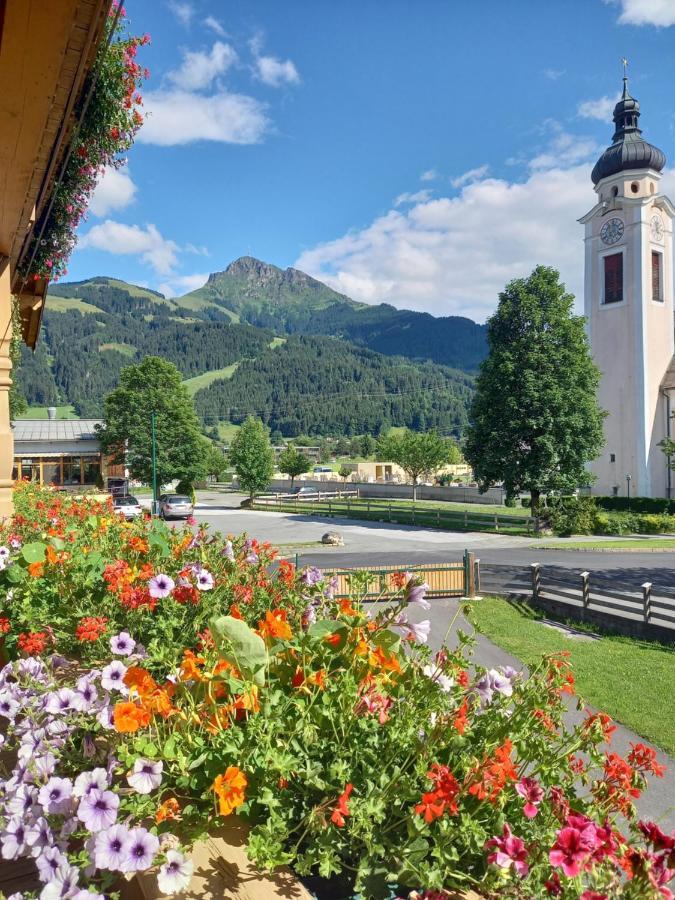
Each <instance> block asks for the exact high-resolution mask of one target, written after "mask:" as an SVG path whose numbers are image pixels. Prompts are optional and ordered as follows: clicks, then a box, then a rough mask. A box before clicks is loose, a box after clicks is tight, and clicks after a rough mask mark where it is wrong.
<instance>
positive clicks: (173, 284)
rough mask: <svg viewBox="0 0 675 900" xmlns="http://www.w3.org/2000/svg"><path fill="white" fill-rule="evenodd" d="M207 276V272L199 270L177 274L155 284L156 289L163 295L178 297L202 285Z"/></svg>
mask: <svg viewBox="0 0 675 900" xmlns="http://www.w3.org/2000/svg"><path fill="white" fill-rule="evenodd" d="M208 277H209V276H208V273H201V272H200V273H197V274H195V275H177V276H176V277H175V278H171V279H169V280H167V281H163V282H162V283H161V284H159V285H158V286H157V290H158V291H160V292H161V293H162V294H164V296H165V297H180V296H182V295H183V294H189V293H190V291H196V290H197V288H200V287H202V285H204V284H206V281H207V279H208Z"/></svg>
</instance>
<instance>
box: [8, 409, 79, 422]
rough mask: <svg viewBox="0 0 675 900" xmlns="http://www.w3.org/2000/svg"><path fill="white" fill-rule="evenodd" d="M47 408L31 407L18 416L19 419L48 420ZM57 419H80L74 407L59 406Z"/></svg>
mask: <svg viewBox="0 0 675 900" xmlns="http://www.w3.org/2000/svg"><path fill="white" fill-rule="evenodd" d="M47 418H49V417H48V416H47V407H46V406H30V407H29V408H28V410H27V411H26V412H25V413H23V414H22V415H20V416H17V419H47ZM56 418H57V419H79V418H80V417H79V416H76V415H75V410H74V409H73V407H72V406H57V407H56Z"/></svg>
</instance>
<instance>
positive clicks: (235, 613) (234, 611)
mask: <svg viewBox="0 0 675 900" xmlns="http://www.w3.org/2000/svg"><path fill="white" fill-rule="evenodd" d="M228 615H230V616H232V618H233V619H243V618H244V617H243V616H242V614H241V610H240V609H239V607H238V606H237V604H236V603H233V604H232V606H231V607H230V611H229V613H228Z"/></svg>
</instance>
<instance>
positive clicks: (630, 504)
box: [595, 497, 675, 513]
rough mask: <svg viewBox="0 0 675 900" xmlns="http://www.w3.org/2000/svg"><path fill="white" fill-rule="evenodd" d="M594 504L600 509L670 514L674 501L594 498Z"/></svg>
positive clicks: (651, 498)
mask: <svg viewBox="0 0 675 900" xmlns="http://www.w3.org/2000/svg"><path fill="white" fill-rule="evenodd" d="M595 502H596V503H597V505H598V506H599V507H600V508H601V509H608V510H620V511H630V512H639V513H671V512H675V501H673V500H668V499H666V498H665V497H631V498H630V500H629V499H628V497H596V498H595Z"/></svg>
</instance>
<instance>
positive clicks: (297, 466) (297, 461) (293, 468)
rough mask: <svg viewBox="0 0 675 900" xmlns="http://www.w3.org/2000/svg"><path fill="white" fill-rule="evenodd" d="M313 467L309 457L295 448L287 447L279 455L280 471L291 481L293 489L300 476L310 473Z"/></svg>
mask: <svg viewBox="0 0 675 900" xmlns="http://www.w3.org/2000/svg"><path fill="white" fill-rule="evenodd" d="M311 465H312V462H311V460H310V458H309V456H307V454H306V453H303V452H302V451H301V450H297V449H296V448H295V447H293V446H291V447H286V449H285V450H282V452H281V453H280V454H279V471H280V472H282V473H285V474H286V475H288V477H289V478H290V479H291V488H292V487H293V482H294V481H295V479H296V478H297V477H298V475H303V474H304V473H305V472H308V471H309V468H310V466H311Z"/></svg>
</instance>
